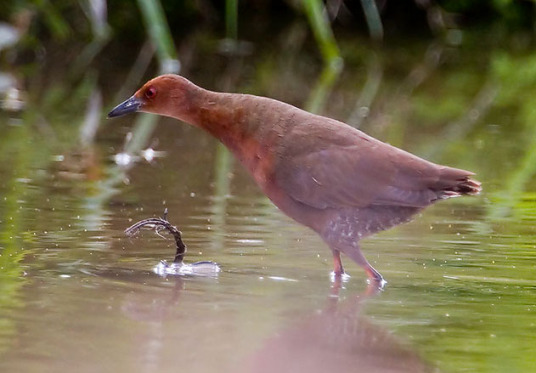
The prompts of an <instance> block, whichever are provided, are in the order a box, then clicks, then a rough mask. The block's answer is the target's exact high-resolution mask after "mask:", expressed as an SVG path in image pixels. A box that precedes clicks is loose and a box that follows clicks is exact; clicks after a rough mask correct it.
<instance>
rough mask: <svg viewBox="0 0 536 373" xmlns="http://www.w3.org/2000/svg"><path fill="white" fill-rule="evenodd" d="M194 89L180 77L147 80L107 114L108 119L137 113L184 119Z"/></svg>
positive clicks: (170, 75)
mask: <svg viewBox="0 0 536 373" xmlns="http://www.w3.org/2000/svg"><path fill="white" fill-rule="evenodd" d="M195 88H198V87H196V86H195V85H194V84H193V83H191V82H190V81H188V80H187V79H185V78H183V77H182V76H180V75H172V74H168V75H161V76H159V77H156V78H154V79H151V80H149V81H148V82H147V83H145V84H144V85H143V87H141V88H140V89H139V90H138V91H137V92H136V93H135V94H134V95H133V96H132V97H130V98H129V99H128V100H126V101H124V102H122V103H120V104H119V105H117V106H116V107H115V108H113V110H112V111H110V112H109V113H108V118H113V117H119V116H122V115H125V114H130V113H134V112H137V111H141V112H145V113H153V114H159V115H164V116H168V117H174V118H177V119H184V115H185V114H186V112H187V111H188V110H189V107H190V102H191V95H192V94H193V92H194V91H195Z"/></svg>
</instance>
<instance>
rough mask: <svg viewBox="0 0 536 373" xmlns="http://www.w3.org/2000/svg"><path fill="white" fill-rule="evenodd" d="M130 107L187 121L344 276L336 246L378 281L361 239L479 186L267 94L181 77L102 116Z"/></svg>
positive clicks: (462, 174) (152, 86) (157, 83)
mask: <svg viewBox="0 0 536 373" xmlns="http://www.w3.org/2000/svg"><path fill="white" fill-rule="evenodd" d="M136 111H142V112H146V113H153V114H158V115H163V116H168V117H172V118H175V119H178V120H181V121H184V122H187V123H189V124H192V125H194V126H196V127H199V128H202V129H203V130H205V131H207V132H208V133H210V134H211V135H212V136H214V137H216V138H217V139H218V140H220V141H221V142H222V143H223V144H225V146H227V148H229V149H230V150H231V152H232V153H233V154H234V155H235V156H236V158H238V159H239V160H240V162H241V163H242V164H243V166H244V167H245V168H246V169H247V170H248V171H249V173H250V174H251V175H252V177H253V179H254V180H255V182H256V183H257V185H258V186H259V187H260V188H261V189H262V191H263V192H264V193H265V194H266V195H267V196H268V198H270V200H272V202H273V203H274V204H275V205H276V206H277V207H278V208H279V209H280V210H281V211H283V212H284V213H285V214H287V215H288V216H290V217H291V218H293V219H294V220H296V221H298V222H299V223H301V224H304V225H306V226H308V227H309V228H311V229H312V230H314V231H315V232H316V233H318V234H319V235H320V237H322V239H323V240H324V241H325V242H326V243H327V244H328V246H329V247H330V249H331V251H332V253H333V263H334V274H335V275H336V276H341V275H342V274H344V269H343V266H342V262H341V257H340V254H341V253H344V254H345V255H347V256H349V257H350V258H352V259H353V260H354V261H355V262H356V263H357V264H359V265H360V266H361V267H363V268H364V270H365V271H366V273H367V275H368V277H369V279H370V280H371V281H375V282H377V283H379V284H383V282H384V281H383V278H382V276H381V274H380V273H379V272H378V271H376V270H375V269H374V268H373V267H372V266H371V265H370V264H369V262H368V261H367V260H366V259H365V257H364V255H363V253H362V252H361V248H360V246H359V241H360V239H362V238H364V237H366V236H368V235H370V234H373V233H376V232H378V231H381V230H384V229H388V228H390V227H393V226H395V225H397V224H400V223H403V222H407V221H408V220H410V219H411V217H412V216H413V215H414V214H416V213H417V212H419V211H421V210H422V209H424V208H425V207H427V206H429V205H431V204H433V203H434V202H437V201H439V200H442V199H447V198H451V197H457V196H461V195H464V194H478V193H479V192H480V190H481V187H480V183H479V182H478V181H476V180H474V179H472V178H471V176H472V175H473V173H471V172H469V171H464V170H460V169H456V168H451V167H447V166H441V165H437V164H434V163H431V162H428V161H426V160H424V159H421V158H419V157H417V156H415V155H412V154H410V153H407V152H405V151H403V150H401V149H398V148H396V147H394V146H391V145H389V144H386V143H383V142H381V141H379V140H376V139H375V138H373V137H371V136H368V135H367V134H365V133H363V132H361V131H359V130H357V129H355V128H353V127H351V126H349V125H347V124H345V123H342V122H339V121H337V120H334V119H330V118H326V117H323V116H319V115H314V114H311V113H308V112H306V111H304V110H301V109H298V108H296V107H294V106H292V105H289V104H286V103H283V102H280V101H277V100H273V99H270V98H265V97H259V96H252V95H246V94H233V93H219V92H212V91H208V90H205V89H203V88H200V87H198V86H196V85H195V84H193V83H192V82H190V81H188V80H187V79H185V78H183V77H181V76H179V75H162V76H159V77H157V78H154V79H152V80H150V81H148V82H147V83H146V84H145V85H144V86H143V87H141V88H140V89H139V90H138V91H137V92H136V93H135V94H134V95H133V96H132V97H130V98H129V99H128V100H126V101H124V102H123V103H121V104H119V105H118V106H116V107H115V108H114V109H113V110H112V111H111V112H110V113H109V114H108V117H117V116H120V115H124V114H128V113H133V112H136Z"/></svg>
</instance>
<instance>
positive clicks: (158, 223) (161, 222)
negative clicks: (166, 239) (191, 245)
mask: <svg viewBox="0 0 536 373" xmlns="http://www.w3.org/2000/svg"><path fill="white" fill-rule="evenodd" d="M167 215H168V209H167V208H166V209H165V210H164V216H163V217H162V218H149V219H143V220H140V221H139V222H137V223H134V224H133V225H131V226H130V227H128V228H127V229H125V234H126V235H127V236H129V237H133V236H135V235H137V234H138V233H139V231H140V230H141V229H143V228H145V229H152V230H154V231H155V232H156V234H158V235H159V236H161V237H163V236H162V235H161V234H160V231H162V230H166V231H167V232H168V233H169V234H171V235H172V236H173V238H174V239H175V244H176V245H177V251H176V253H175V259H174V260H173V263H182V261H183V259H184V253H186V245H185V244H184V242H183V241H182V235H181V232H180V231H179V230H178V229H177V227H175V226H174V225H172V224H171V223H170V222H169V221H168V220H167Z"/></svg>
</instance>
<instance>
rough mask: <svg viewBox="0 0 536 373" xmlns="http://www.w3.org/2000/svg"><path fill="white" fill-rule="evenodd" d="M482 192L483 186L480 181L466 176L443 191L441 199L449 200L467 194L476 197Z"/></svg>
mask: <svg viewBox="0 0 536 373" xmlns="http://www.w3.org/2000/svg"><path fill="white" fill-rule="evenodd" d="M481 191H482V185H481V183H480V181H477V180H474V179H471V177H470V176H468V175H466V176H464V177H462V178H459V179H457V180H455V182H454V183H452V184H451V185H449V186H448V187H446V188H445V189H444V190H442V191H441V194H440V196H439V198H440V199H447V198H452V197H459V196H462V195H465V194H468V195H476V194H479V193H480V192H481Z"/></svg>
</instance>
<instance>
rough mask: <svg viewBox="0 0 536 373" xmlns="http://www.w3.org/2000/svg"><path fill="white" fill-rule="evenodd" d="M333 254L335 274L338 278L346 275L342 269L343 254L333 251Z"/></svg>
mask: <svg viewBox="0 0 536 373" xmlns="http://www.w3.org/2000/svg"><path fill="white" fill-rule="evenodd" d="M331 252H332V253H333V274H334V275H335V276H336V277H340V276H342V275H343V274H344V268H343V267H342V261H341V252H340V251H339V250H334V249H332V250H331Z"/></svg>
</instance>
